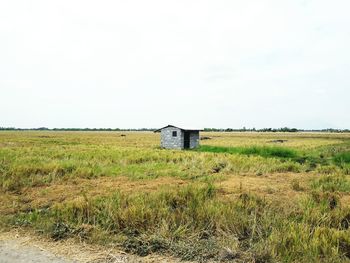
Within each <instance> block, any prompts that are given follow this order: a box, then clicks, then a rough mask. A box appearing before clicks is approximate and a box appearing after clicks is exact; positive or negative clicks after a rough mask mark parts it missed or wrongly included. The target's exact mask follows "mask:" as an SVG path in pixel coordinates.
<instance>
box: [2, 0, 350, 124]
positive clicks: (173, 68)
mask: <svg viewBox="0 0 350 263" xmlns="http://www.w3.org/2000/svg"><path fill="white" fill-rule="evenodd" d="M349 11H350V1H349V0H333V1H329V0H284V1H281V0H244V1H243V0H241V1H238V0H211V1H207V0H198V1H197V0H176V1H175V0H172V1H169V0H148V1H144V0H128V1H123V0H109V1H107V0H99V1H96V0H95V1H90V0H51V1H47V0H43V1H38V0H32V1H27V0H11V1H6V0H2V1H0V126H2V127H19V128H29V127H49V128H54V127H57V128H64V127H66V128H67V127H80V128H85V127H90V128H93V127H99V128H108V127H111V128H116V127H119V128H141V127H147V128H156V127H162V126H165V125H167V124H174V125H182V126H185V127H187V126H190V127H201V128H204V127H217V128H227V127H232V128H241V127H243V126H245V127H247V128H253V127H255V128H264V127H274V128H278V127H285V126H287V127H296V128H304V129H320V128H330V127H331V128H350V15H349Z"/></svg>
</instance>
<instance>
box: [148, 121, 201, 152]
mask: <svg viewBox="0 0 350 263" xmlns="http://www.w3.org/2000/svg"><path fill="white" fill-rule="evenodd" d="M200 131H201V129H185V128H180V127H176V126H174V125H167V126H165V127H163V128H160V129H158V130H156V131H154V132H160V137H161V140H160V145H161V147H162V148H165V149H194V148H196V147H198V146H199V132H200Z"/></svg>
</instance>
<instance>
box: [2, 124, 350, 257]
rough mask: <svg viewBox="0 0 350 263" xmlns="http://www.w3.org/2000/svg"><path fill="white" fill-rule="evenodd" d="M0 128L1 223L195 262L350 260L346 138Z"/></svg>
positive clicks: (349, 161) (348, 137) (348, 149)
mask: <svg viewBox="0 0 350 263" xmlns="http://www.w3.org/2000/svg"><path fill="white" fill-rule="evenodd" d="M202 136H203V137H207V139H206V140H202V141H201V145H202V146H201V147H200V148H199V149H197V150H188V151H175V150H163V149H160V148H159V134H154V133H150V132H123V133H122V132H5V131H4V132H0V226H1V228H3V229H8V228H11V227H21V228H28V229H30V230H35V231H37V232H38V233H40V234H42V235H46V236H50V237H51V238H52V239H53V240H59V239H65V238H70V237H74V238H77V240H79V239H80V240H85V241H86V242H89V243H92V244H100V245H101V244H102V245H105V246H107V247H108V246H115V245H117V246H119V247H120V248H121V249H123V250H124V251H126V252H129V253H134V254H138V255H141V256H143V255H148V254H150V253H158V254H164V255H171V256H175V257H178V258H181V259H184V260H192V261H232V262H350V229H349V227H350V180H349V179H350V177H349V175H350V134H335V133H334V134H326V133H202Z"/></svg>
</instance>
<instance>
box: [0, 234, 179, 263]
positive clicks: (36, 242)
mask: <svg viewBox="0 0 350 263" xmlns="http://www.w3.org/2000/svg"><path fill="white" fill-rule="evenodd" d="M34 262H35V263H156V262H157V263H158V262H159V263H161V262H164V263H165V262H169V263H170V262H174V263H176V262H180V261H179V260H176V259H174V258H166V257H161V256H158V255H150V256H147V257H137V256H133V255H128V254H125V253H124V252H122V251H119V250H118V249H117V248H110V249H106V248H105V247H100V246H97V245H89V244H85V243H80V242H77V240H73V239H71V240H65V241H58V242H53V241H51V240H49V239H45V238H43V237H41V236H38V235H35V234H34V233H29V232H25V231H22V230H11V231H9V232H0V263H34Z"/></svg>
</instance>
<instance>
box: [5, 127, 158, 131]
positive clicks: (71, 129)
mask: <svg viewBox="0 0 350 263" xmlns="http://www.w3.org/2000/svg"><path fill="white" fill-rule="evenodd" d="M155 130H156V129H155V128H137V129H120V128H53V129H49V128H46V127H40V128H14V127H0V131H155Z"/></svg>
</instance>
